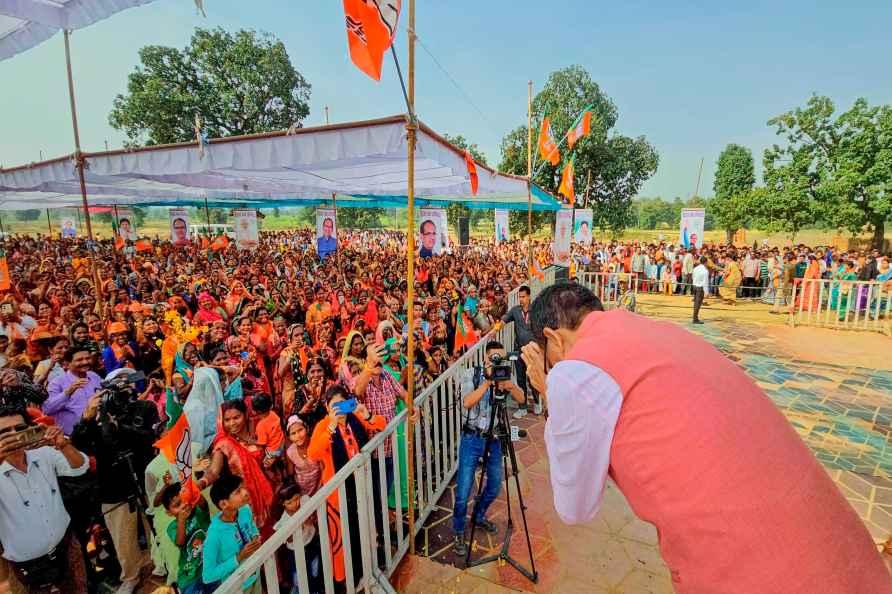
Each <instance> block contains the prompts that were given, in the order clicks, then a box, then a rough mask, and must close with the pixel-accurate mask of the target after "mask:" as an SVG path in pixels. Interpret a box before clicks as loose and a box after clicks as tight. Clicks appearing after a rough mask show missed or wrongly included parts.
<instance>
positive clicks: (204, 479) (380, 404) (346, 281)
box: [0, 231, 547, 594]
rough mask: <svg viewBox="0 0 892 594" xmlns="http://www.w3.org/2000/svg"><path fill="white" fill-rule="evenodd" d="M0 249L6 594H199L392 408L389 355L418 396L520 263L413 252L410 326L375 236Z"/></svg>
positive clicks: (499, 301)
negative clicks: (330, 247) (112, 584)
mask: <svg viewBox="0 0 892 594" xmlns="http://www.w3.org/2000/svg"><path fill="white" fill-rule="evenodd" d="M3 248H4V250H5V253H6V258H7V262H8V267H9V271H10V276H11V279H12V282H11V286H10V289H9V290H8V291H6V292H4V293H3V294H2V298H0V368H2V371H0V462H2V463H0V492H2V499H0V543H2V545H3V555H2V556H3V562H2V564H0V565H2V569H3V574H4V576H3V577H0V580H3V579H4V578H5V579H6V580H8V581H9V583H10V584H11V586H12V589H13V591H19V592H20V591H25V590H30V591H41V590H46V589H51V588H58V589H61V590H63V591H71V592H83V591H85V589H86V587H87V584H88V583H90V581H95V580H96V579H99V577H100V574H99V573H98V571H99V570H102V571H104V574H103V575H104V576H105V577H107V576H109V574H110V573H112V572H114V576H113V577H114V578H119V581H120V586H119V588H118V592H119V593H120V594H129V593H130V592H132V591H134V590H135V589H136V587H137V586H138V585H139V583H140V581H141V579H142V578H143V577H144V575H145V571H146V570H147V568H148V567H153V569H154V572H155V573H156V574H158V575H163V576H166V580H167V583H169V584H176V585H177V586H178V588H179V590H180V591H184V592H188V593H189V594H193V593H201V592H209V591H211V590H213V589H214V588H215V587H217V586H218V585H219V584H220V583H221V582H222V581H223V580H225V579H226V578H227V577H228V576H229V575H230V574H232V573H233V571H235V569H236V568H237V567H238V565H239V564H240V563H241V562H242V561H244V560H245V559H247V558H248V557H249V556H250V555H251V554H252V553H253V552H254V551H256V550H257V548H258V547H259V546H260V543H261V542H262V541H263V539H265V538H267V537H268V536H269V535H270V534H271V533H272V532H273V531H274V530H275V528H276V527H279V526H282V525H283V524H284V523H285V522H286V521H287V519H288V518H289V517H290V516H292V515H294V514H295V513H297V511H298V510H299V509H300V506H301V504H302V502H306V500H307V498H309V497H311V496H312V495H313V494H314V493H316V491H317V490H318V489H319V488H320V487H321V485H323V484H324V483H325V482H326V481H327V480H329V479H330V478H331V477H332V476H333V475H334V474H335V473H336V472H337V471H338V469H339V468H341V467H342V466H343V465H345V464H346V463H347V462H348V461H349V460H350V458H352V457H353V456H355V455H357V454H358V452H359V450H360V449H362V447H363V446H364V445H365V443H366V442H367V441H368V440H369V439H370V438H371V437H372V436H373V435H374V434H375V433H376V432H379V431H381V430H383V429H384V427H385V426H386V425H387V423H388V422H389V421H390V420H391V419H393V418H394V417H395V416H396V415H397V414H399V413H400V411H402V410H403V408H404V407H405V404H404V401H405V391H406V388H407V385H408V376H407V369H408V367H407V362H408V360H409V358H410V357H411V358H412V360H413V361H414V384H415V389H416V390H417V391H420V390H423V389H424V388H425V387H426V386H427V385H429V384H430V383H431V382H432V381H434V379H436V378H437V377H438V376H439V375H440V374H442V373H443V372H444V371H445V370H446V369H447V367H448V366H449V364H450V363H451V362H452V361H454V360H455V358H456V357H457V356H459V355H460V354H461V353H462V352H463V351H464V350H465V349H466V348H468V347H469V346H470V345H472V344H473V343H474V342H475V341H476V340H477V339H478V337H480V336H483V335H485V334H486V333H487V332H489V331H490V330H491V329H492V328H493V327H494V326H495V325H496V323H497V321H498V320H500V319H501V318H502V317H503V316H505V315H506V313H507V296H508V294H509V292H510V291H512V290H513V289H515V288H516V287H518V286H519V285H520V284H522V283H523V282H525V280H526V279H527V275H528V268H529V267H528V266H527V264H526V254H527V252H526V248H525V246H524V245H522V244H521V243H520V242H508V243H501V244H499V245H495V244H493V243H491V242H475V243H473V244H472V245H471V246H469V247H464V248H461V253H460V254H459V253H458V251H457V250H456V251H455V252H453V250H452V249H449V250H446V253H445V254H443V255H440V256H434V257H431V258H426V259H420V260H418V265H417V268H416V270H417V274H416V277H415V279H414V282H415V300H414V302H413V303H412V304H411V307H413V308H414V314H415V324H414V328H411V329H410V328H408V326H407V314H408V307H409V306H410V305H409V304H407V302H406V296H407V283H406V280H405V265H406V263H405V237H404V236H403V235H402V234H400V233H396V232H386V231H374V232H373V231H366V232H346V233H341V234H339V237H338V249H337V251H335V252H330V253H328V252H327V253H326V254H324V255H323V257H322V258H320V257H319V255H318V253H317V251H316V238H315V236H314V234H313V233H312V232H304V231H290V232H279V233H264V234H262V235H261V244H260V246H258V248H257V249H254V250H249V251H238V250H236V249H234V248H232V247H224V248H222V249H209V248H208V247H207V246H202V245H200V244H198V243H197V242H196V243H194V244H190V245H186V246H177V247H173V246H172V245H171V244H170V243H167V242H157V241H156V242H153V243H152V246H151V249H147V250H146V249H141V250H138V251H137V250H134V249H132V248H133V246H132V244H131V243H129V242H128V243H127V244H125V246H123V248H122V246H121V245H120V242H119V244H118V245H117V246H116V245H114V243H113V242H110V241H109V242H97V243H93V244H88V243H87V242H86V241H84V240H76V239H62V240H46V239H45V238H38V239H35V238H27V237H24V238H12V239H9V240H7V241H6V242H5V243H4V245H3ZM545 251H547V250H545ZM94 265H95V267H96V268H97V270H96V272H97V273H98V277H99V280H100V287H99V288H98V289H99V290H97V287H96V286H95V284H96V283H95V282H94V279H95V275H94ZM410 330H411V331H413V332H414V334H415V350H414V352H412V353H410V352H408V350H407V342H408V335H409V332H410ZM134 372H141V373H142V374H144V376H145V377H144V379H137V378H140V376H138V375H136V374H135V373H134ZM131 373H134V374H133V375H132V377H131ZM120 394H124V396H120ZM353 399H356V400H357V401H358V403H357V405H356V407H355V409H353V410H352V411H351V412H345V410H342V404H341V403H343V402H344V401H352V400H353ZM351 408H352V407H351ZM182 419H185V421H186V422H187V424H188V427H189V430H190V432H191V442H192V443H191V447H192V449H193V452H192V453H193V456H192V457H191V458H192V460H193V464H192V468H191V472H192V474H191V478H190V480H188V481H186V480H184V478H185V474H184V471H183V470H182V468H181V467H180V466H178V465H177V464H176V463H175V462H172V461H171V458H170V457H169V456H167V455H166V454H165V450H164V445H162V442H164V441H165V440H168V443H169V444H172V445H173V446H174V447H176V446H177V445H179V442H176V441H175V440H176V439H177V435H178V434H177V431H179V430H180V429H181V428H182V427H183V426H185V425H183V424H182V423H181V420H182ZM45 427H50V429H49V430H45V429H43V428H45ZM159 436H163V437H162V438H161V441H157V440H158V439H159ZM404 439H405V438H404V436H402V435H401V434H399V435H397V436H396V437H395V438H394V439H393V440H388V442H385V443H386V448H385V454H386V455H387V457H386V460H385V464H384V467H385V472H386V477H385V480H386V483H387V485H388V487H389V489H390V492H389V493H388V499H389V501H388V503H389V505H390V506H391V507H392V508H394V507H396V498H397V497H399V498H400V499H401V501H400V504H401V508H402V509H403V510H406V509H408V505H410V503H409V501H408V499H409V494H408V492H407V489H406V488H405V486H406V484H407V480H406V477H405V476H402V477H401V481H400V484H401V485H403V492H402V493H394V492H393V491H394V489H393V487H392V485H393V477H394V474H395V473H397V472H399V473H400V474H403V473H405V472H406V469H405V464H404V461H403V463H401V464H400V465H399V468H394V465H393V457H392V456H391V455H390V453H391V451H392V448H394V447H397V445H399V446H401V447H402V444H403V441H402V440H404ZM171 440H173V441H171ZM156 441H157V443H158V446H157V447H156ZM391 442H393V443H391ZM177 455H179V454H177ZM187 457H189V456H187ZM373 468H374V469H375V471H376V472H377V469H378V465H377V464H374V465H373ZM376 478H377V477H376ZM376 491H377V490H376ZM376 494H377V493H376ZM355 496H356V495H355V492H353V491H350V490H348V493H347V497H348V500H349V499H351V498H354V499H355ZM342 506H346V508H347V513H348V517H353V516H354V515H355V514H356V507H357V506H356V504H355V500H354V501H347V502H343V501H339V500H338V494H337V492H335V493H334V494H333V495H332V496H331V497H329V514H330V515H329V522H330V523H331V522H334V523H335V524H336V523H337V522H339V514H338V513H337V510H339V509H341V507H342ZM142 507H145V508H146V512H147V513H146V514H145V515H146V516H147V519H148V524H147V525H146V526H145V527H142V528H141V527H140V524H141V523H142V522H143V518H142V515H143V514H141V513H140V509H141V508H142ZM380 508H381V504H380V502H376V506H375V509H376V512H377V513H378V514H380ZM378 521H379V522H380V518H378ZM149 524H150V525H149ZM23 526H28V527H29V528H28V529H26V530H23V528H22V527H23ZM37 527H41V528H40V529H36V528H37ZM38 533H39V534H38ZM140 534H143V535H146V537H145V541H142V542H141V537H140ZM31 535H33V536H31ZM329 535H330V539H331V542H319V540H320V539H319V532H318V531H317V527H316V526H314V525H313V524H312V523H310V524H308V525H306V526H305V527H304V528H303V537H304V543H305V545H306V550H307V552H308V559H307V561H308V565H307V567H308V572H309V576H308V577H309V579H310V583H311V589H313V591H319V590H320V588H321V579H322V574H321V568H320V562H321V551H322V548H323V547H329V548H330V550H331V552H332V556H333V559H334V574H335V579H336V580H343V579H344V577H345V568H344V551H343V548H342V547H341V544H342V543H341V542H340V531H339V530H335V529H330V530H329ZM352 541H353V542H352V544H353V546H358V545H359V538H353V539H352ZM289 546H293V544H291V545H289ZM88 550H89V551H91V554H90V555H87V556H86V557H85V555H84V554H83V552H84V551H88ZM289 558H290V562H291V563H292V564H293V555H290V556H289V555H282V560H283V562H284V563H285V564H287V563H289ZM360 558H361V555H359V554H354V555H353V559H354V560H358V559H360ZM286 566H287V565H286ZM112 568H113V569H112ZM359 571H361V566H356V567H355V568H354V576H355V578H356V579H358V577H359V576H358V572H359ZM102 579H104V578H102ZM280 580H281V583H282V584H283V586H286V587H292V586H294V585H295V584H296V580H295V576H294V575H293V573H290V574H289V573H288V572H284V573H283V575H281V576H280ZM94 585H95V582H94ZM249 587H250V588H255V589H259V588H260V580H251V581H250V582H249V583H248V584H246V588H249Z"/></svg>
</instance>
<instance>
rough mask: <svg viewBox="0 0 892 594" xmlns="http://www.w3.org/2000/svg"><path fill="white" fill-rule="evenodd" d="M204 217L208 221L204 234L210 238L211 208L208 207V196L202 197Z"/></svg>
mask: <svg viewBox="0 0 892 594" xmlns="http://www.w3.org/2000/svg"><path fill="white" fill-rule="evenodd" d="M204 217H205V219H206V220H207V222H208V228H207V233H206V234H205V235H207V237H208V240H210V238H211V209H210V208H208V197H207V196H205V197H204Z"/></svg>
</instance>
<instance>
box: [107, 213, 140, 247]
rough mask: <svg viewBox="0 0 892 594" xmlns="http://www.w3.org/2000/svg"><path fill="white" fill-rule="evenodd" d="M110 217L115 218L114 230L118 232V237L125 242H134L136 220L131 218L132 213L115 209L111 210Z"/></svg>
mask: <svg viewBox="0 0 892 594" xmlns="http://www.w3.org/2000/svg"><path fill="white" fill-rule="evenodd" d="M112 216H114V217H115V228H116V229H117V230H118V236H119V237H120V238H121V239H124V240H126V241H136V240H137V238H138V236H137V234H136V219H135V218H134V217H133V211H132V210H131V209H129V208H121V207H116V208H113V209H112Z"/></svg>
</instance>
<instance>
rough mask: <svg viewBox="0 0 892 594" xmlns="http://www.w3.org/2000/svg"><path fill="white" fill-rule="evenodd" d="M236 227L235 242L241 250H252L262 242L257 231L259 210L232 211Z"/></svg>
mask: <svg viewBox="0 0 892 594" xmlns="http://www.w3.org/2000/svg"><path fill="white" fill-rule="evenodd" d="M232 219H233V222H234V225H233V226H234V227H235V243H236V245H237V246H238V249H240V250H252V249H254V248H256V247H257V245H258V244H259V243H260V235H259V233H258V232H257V211H256V210H253V209H252V210H248V209H235V210H233V211H232Z"/></svg>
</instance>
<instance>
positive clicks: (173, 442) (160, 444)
mask: <svg viewBox="0 0 892 594" xmlns="http://www.w3.org/2000/svg"><path fill="white" fill-rule="evenodd" d="M155 447H156V448H158V450H159V451H160V452H161V453H162V454H164V457H165V458H166V459H167V461H168V462H170V463H171V464H173V465H174V466H176V467H177V472H178V474H179V475H180V477H179V478H180V480H181V481H182V483H183V488H182V491H180V498H181V499H182V500H183V501H185V502H186V503H189V504H194V503H197V502H198V498H199V497H201V491H200V490H199V488H198V485H196V484H195V481H194V480H193V478H192V431H191V430H190V429H189V420H188V419H187V418H186V414H185V413H182V414H180V418H179V419H177V422H176V423H175V424H174V426H173V427H171V428H170V429H168V430H167V433H165V434H164V435H162V436H161V437H160V438H159V439H158V441H156V442H155Z"/></svg>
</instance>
